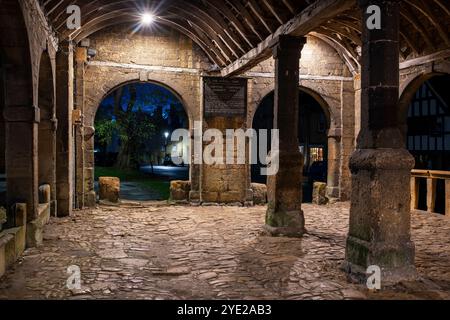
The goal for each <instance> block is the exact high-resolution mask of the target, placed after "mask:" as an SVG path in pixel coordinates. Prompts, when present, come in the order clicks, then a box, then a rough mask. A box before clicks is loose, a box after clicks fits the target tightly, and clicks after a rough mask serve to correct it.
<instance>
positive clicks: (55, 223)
mask: <svg viewBox="0 0 450 320" xmlns="http://www.w3.org/2000/svg"><path fill="white" fill-rule="evenodd" d="M348 207H349V205H348V204H347V203H339V204H335V205H332V206H327V207H318V206H313V205H304V211H305V217H306V221H307V229H308V234H307V235H305V237H304V238H303V239H289V238H271V237H265V236H262V235H261V225H262V223H263V221H264V213H265V207H253V208H238V207H189V206H187V207H183V206H166V205H162V204H156V203H153V204H150V203H148V204H124V205H122V206H121V207H99V208H97V209H94V210H86V211H81V212H77V213H76V214H75V215H74V216H73V217H70V218H64V219H52V220H51V222H50V224H49V225H48V226H47V227H46V232H45V244H44V246H42V247H41V248H38V249H29V250H27V251H26V253H25V255H24V257H23V258H22V259H21V260H20V261H19V262H18V263H17V264H16V265H15V266H14V267H13V268H11V269H10V270H9V271H8V272H7V274H6V275H5V277H4V278H3V279H2V280H1V281H0V298H1V299H12V298H21V299H30V298H34V299H45V298H51V299H59V298H65V299H92V298H101V299H119V298H120V299H122V298H125V299H382V298H388V299H403V298H404V299H417V298H424V299H450V219H445V218H443V217H440V216H436V215H429V214H424V213H419V212H416V213H414V214H413V218H412V222H413V228H412V234H413V239H414V241H415V243H416V246H417V254H416V264H417V266H418V271H419V273H420V276H421V279H420V280H419V281H416V282H413V283H404V284H400V285H398V286H396V287H391V288H386V289H385V290H382V291H381V292H376V293H371V292H369V291H368V290H367V289H365V288H364V287H363V286H361V285H356V284H349V283H348V282H347V281H346V277H345V275H344V274H343V273H342V272H341V271H340V270H339V266H340V264H341V262H342V261H343V258H344V245H345V236H346V232H347V225H348V222H347V220H348ZM70 265H78V266H79V267H80V268H81V277H82V290H81V291H74V292H72V291H70V290H68V289H67V288H66V279H67V277H68V275H67V274H66V270H67V267H68V266H70Z"/></svg>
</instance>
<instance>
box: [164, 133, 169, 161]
mask: <svg viewBox="0 0 450 320" xmlns="http://www.w3.org/2000/svg"><path fill="white" fill-rule="evenodd" d="M164 137H165V138H166V144H165V145H164V163H165V162H166V158H167V144H168V141H167V139H168V138H169V132H168V131H166V132H164Z"/></svg>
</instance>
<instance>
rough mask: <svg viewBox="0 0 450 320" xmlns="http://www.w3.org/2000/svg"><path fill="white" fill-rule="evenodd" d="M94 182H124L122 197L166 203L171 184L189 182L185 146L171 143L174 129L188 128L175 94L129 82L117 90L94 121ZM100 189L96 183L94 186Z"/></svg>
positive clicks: (169, 90)
mask: <svg viewBox="0 0 450 320" xmlns="http://www.w3.org/2000/svg"><path fill="white" fill-rule="evenodd" d="M94 126H95V138H94V140H95V148H94V161H95V180H96V181H98V178H99V177H101V176H113V177H118V178H120V180H121V198H122V199H124V200H131V201H151V200H167V199H168V198H169V188H170V181H171V180H189V165H188V164H186V163H183V164H182V165H175V164H174V163H173V161H172V155H173V154H175V155H177V156H178V157H180V158H183V159H185V158H186V157H187V153H188V152H189V148H188V145H187V143H186V142H183V141H182V142H172V141H171V135H172V132H174V131H175V130H176V129H188V128H189V118H188V115H187V113H186V111H185V108H184V105H183V103H182V102H181V99H180V98H179V97H178V95H177V94H176V93H174V91H172V90H171V89H170V88H167V87H165V86H163V85H161V84H158V83H153V82H131V83H127V84H124V85H121V86H120V87H118V88H116V89H114V90H113V91H112V92H110V93H109V94H108V95H107V96H106V97H105V98H104V99H103V100H102V102H101V103H100V106H99V108H98V109H97V113H96V116H95V123H94ZM96 184H97V183H96Z"/></svg>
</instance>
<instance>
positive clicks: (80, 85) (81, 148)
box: [74, 47, 87, 209]
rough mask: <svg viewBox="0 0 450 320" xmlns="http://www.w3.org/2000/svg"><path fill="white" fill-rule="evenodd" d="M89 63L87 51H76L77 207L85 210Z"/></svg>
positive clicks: (84, 49) (77, 49) (78, 49)
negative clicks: (85, 100)
mask: <svg viewBox="0 0 450 320" xmlns="http://www.w3.org/2000/svg"><path fill="white" fill-rule="evenodd" d="M86 61H87V49H86V48H81V47H79V48H76V49H75V63H76V64H75V66H74V73H75V90H76V92H75V101H74V108H75V109H76V113H77V115H79V119H77V122H76V125H75V183H76V187H75V189H76V207H77V208H79V209H83V208H84V206H85V196H86V190H85V163H86V161H85V154H86V153H85V144H84V120H83V114H84V97H85V88H84V73H85V63H86Z"/></svg>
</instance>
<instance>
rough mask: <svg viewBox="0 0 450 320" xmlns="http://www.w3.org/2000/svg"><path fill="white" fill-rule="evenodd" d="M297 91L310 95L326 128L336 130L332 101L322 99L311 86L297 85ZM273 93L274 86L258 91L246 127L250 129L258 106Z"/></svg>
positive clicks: (336, 119) (337, 122)
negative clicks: (324, 117)
mask: <svg viewBox="0 0 450 320" xmlns="http://www.w3.org/2000/svg"><path fill="white" fill-rule="evenodd" d="M298 88H299V90H300V91H302V92H304V93H306V94H308V95H310V96H311V97H313V98H314V100H316V101H317V103H318V104H319V105H320V106H321V108H322V110H323V112H324V114H325V116H326V119H327V123H328V128H336V127H338V124H339V122H340V121H339V119H338V118H337V117H336V116H335V112H334V111H333V108H332V106H333V101H331V100H330V99H331V98H327V97H323V95H322V94H320V93H319V92H318V91H316V89H315V88H313V87H312V86H307V85H299V87H298ZM273 92H274V86H273V85H270V86H265V87H264V89H263V91H260V92H259V93H258V98H256V99H254V100H253V103H252V105H253V106H252V108H250V114H249V121H248V126H249V127H252V124H253V119H254V117H255V114H256V112H257V111H258V108H259V106H260V105H261V103H262V102H263V101H264V99H266V98H267V97H268V96H269V95H270V94H272V93H273Z"/></svg>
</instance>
